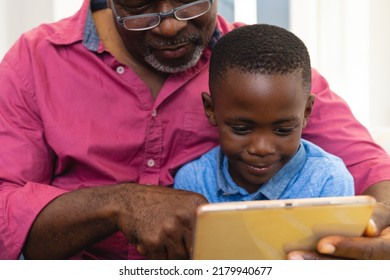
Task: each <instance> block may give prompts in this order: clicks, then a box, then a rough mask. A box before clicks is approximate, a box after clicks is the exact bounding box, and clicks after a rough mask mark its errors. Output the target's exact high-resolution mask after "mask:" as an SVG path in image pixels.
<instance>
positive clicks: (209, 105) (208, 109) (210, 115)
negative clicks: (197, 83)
mask: <svg viewBox="0 0 390 280" xmlns="http://www.w3.org/2000/svg"><path fill="white" fill-rule="evenodd" d="M202 101H203V108H204V112H205V113H206V117H207V119H208V120H209V123H210V124H211V125H212V126H217V120H216V119H215V110H214V109H215V108H214V103H213V100H212V98H211V96H210V95H209V94H208V93H206V92H202Z"/></svg>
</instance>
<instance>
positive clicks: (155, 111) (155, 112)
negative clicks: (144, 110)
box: [152, 110, 157, 118]
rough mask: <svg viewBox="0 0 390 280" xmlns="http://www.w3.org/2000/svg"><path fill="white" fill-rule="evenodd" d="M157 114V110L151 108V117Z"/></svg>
mask: <svg viewBox="0 0 390 280" xmlns="http://www.w3.org/2000/svg"><path fill="white" fill-rule="evenodd" d="M156 116H157V110H153V112H152V117H153V118H154V117H156Z"/></svg>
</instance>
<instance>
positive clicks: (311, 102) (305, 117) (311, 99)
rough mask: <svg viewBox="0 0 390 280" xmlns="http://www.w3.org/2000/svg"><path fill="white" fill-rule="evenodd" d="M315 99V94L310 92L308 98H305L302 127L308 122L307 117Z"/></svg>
mask: <svg viewBox="0 0 390 280" xmlns="http://www.w3.org/2000/svg"><path fill="white" fill-rule="evenodd" d="M315 99H316V96H315V95H314V94H310V95H309V98H308V99H307V102H306V107H305V116H304V119H303V127H305V126H306V125H307V123H308V122H309V118H310V115H311V112H312V110H313V105H314V100H315Z"/></svg>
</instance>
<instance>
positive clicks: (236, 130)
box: [232, 126, 250, 135]
mask: <svg viewBox="0 0 390 280" xmlns="http://www.w3.org/2000/svg"><path fill="white" fill-rule="evenodd" d="M232 130H233V132H234V133H235V134H238V135H244V134H247V133H249V132H250V129H249V127H247V126H232Z"/></svg>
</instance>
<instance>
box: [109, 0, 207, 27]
mask: <svg viewBox="0 0 390 280" xmlns="http://www.w3.org/2000/svg"><path fill="white" fill-rule="evenodd" d="M202 2H208V3H209V8H208V9H207V11H205V12H204V13H201V14H199V15H196V16H193V17H190V18H186V19H181V18H178V17H177V16H176V12H177V11H180V10H182V9H184V8H188V7H191V6H193V5H196V4H198V3H202ZM212 4H213V0H197V1H194V2H191V3H188V4H184V5H181V6H179V7H176V8H174V9H172V10H170V11H168V12H160V13H148V14H140V15H134V16H125V17H121V16H120V15H119V14H118V12H117V10H116V7H115V3H114V0H111V8H112V11H113V12H114V15H115V19H116V21H117V22H118V23H119V24H121V25H122V26H123V27H124V28H125V29H126V30H129V31H146V30H150V29H153V28H156V27H157V26H159V25H160V24H161V21H162V19H163V18H167V17H174V18H175V19H176V20H180V21H187V20H192V19H194V18H198V17H200V16H203V15H204V14H206V13H207V12H208V11H210V8H211V5H212ZM152 16H158V17H159V21H158V23H157V24H155V25H152V26H149V27H144V28H136V29H132V28H131V29H130V28H127V27H126V25H125V24H124V22H125V20H127V19H137V18H143V17H152Z"/></svg>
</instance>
